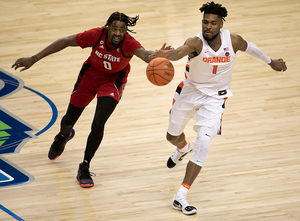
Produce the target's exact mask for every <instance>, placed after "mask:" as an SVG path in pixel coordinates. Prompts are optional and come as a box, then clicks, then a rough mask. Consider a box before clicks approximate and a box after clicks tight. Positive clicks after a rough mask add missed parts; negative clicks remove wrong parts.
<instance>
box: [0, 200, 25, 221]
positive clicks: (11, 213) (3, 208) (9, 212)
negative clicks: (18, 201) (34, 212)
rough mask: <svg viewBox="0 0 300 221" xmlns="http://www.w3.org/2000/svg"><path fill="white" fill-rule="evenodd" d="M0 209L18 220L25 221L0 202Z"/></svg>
mask: <svg viewBox="0 0 300 221" xmlns="http://www.w3.org/2000/svg"><path fill="white" fill-rule="evenodd" d="M0 209H2V210H3V211H4V212H6V213H7V214H8V215H10V216H12V217H13V218H15V219H16V220H18V221H25V220H24V219H22V218H20V217H19V216H17V215H16V214H14V213H13V212H11V211H10V210H8V209H6V208H5V207H4V206H2V205H1V204H0Z"/></svg>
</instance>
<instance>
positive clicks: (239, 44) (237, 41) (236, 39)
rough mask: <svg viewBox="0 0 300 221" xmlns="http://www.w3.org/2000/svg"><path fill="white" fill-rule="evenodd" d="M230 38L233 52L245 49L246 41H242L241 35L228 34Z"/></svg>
mask: <svg viewBox="0 0 300 221" xmlns="http://www.w3.org/2000/svg"><path fill="white" fill-rule="evenodd" d="M230 38H231V43H232V47H233V49H234V51H235V52H236V51H238V50H241V48H244V47H245V44H246V41H245V40H244V39H243V37H242V36H241V35H238V34H234V33H230Z"/></svg>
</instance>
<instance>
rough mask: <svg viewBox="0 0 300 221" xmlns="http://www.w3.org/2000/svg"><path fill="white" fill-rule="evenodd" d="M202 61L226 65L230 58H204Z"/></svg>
mask: <svg viewBox="0 0 300 221" xmlns="http://www.w3.org/2000/svg"><path fill="white" fill-rule="evenodd" d="M203 61H204V62H206V63H227V62H230V56H226V57H209V58H207V57H204V58H203Z"/></svg>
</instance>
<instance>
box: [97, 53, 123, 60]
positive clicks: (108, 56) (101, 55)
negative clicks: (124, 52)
mask: <svg viewBox="0 0 300 221" xmlns="http://www.w3.org/2000/svg"><path fill="white" fill-rule="evenodd" d="M95 54H96V55H97V56H98V57H99V58H103V59H106V60H108V61H111V62H120V61H121V57H114V56H112V55H111V54H102V53H100V52H99V51H98V50H96V51H95Z"/></svg>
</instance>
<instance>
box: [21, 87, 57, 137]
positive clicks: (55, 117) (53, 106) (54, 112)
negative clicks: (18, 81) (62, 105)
mask: <svg viewBox="0 0 300 221" xmlns="http://www.w3.org/2000/svg"><path fill="white" fill-rule="evenodd" d="M24 88H25V89H27V90H30V91H32V92H34V93H36V94H37V95H39V96H41V97H42V98H43V99H44V100H45V101H47V102H48V104H49V105H50V107H51V109H52V118H51V120H50V122H49V123H48V125H47V126H46V127H44V128H43V129H42V130H40V131H39V132H37V133H36V134H35V135H36V136H38V135H40V134H42V133H44V132H45V131H47V130H48V129H49V128H50V127H51V126H52V125H53V124H54V123H55V121H56V119H57V115H58V112H57V108H56V106H55V104H54V103H53V102H52V101H51V100H50V99H49V98H47V97H46V96H45V95H43V94H41V93H40V92H38V91H36V90H33V89H31V88H29V87H26V86H24Z"/></svg>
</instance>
